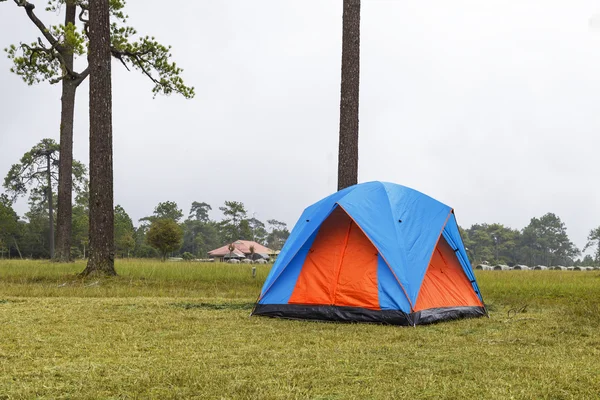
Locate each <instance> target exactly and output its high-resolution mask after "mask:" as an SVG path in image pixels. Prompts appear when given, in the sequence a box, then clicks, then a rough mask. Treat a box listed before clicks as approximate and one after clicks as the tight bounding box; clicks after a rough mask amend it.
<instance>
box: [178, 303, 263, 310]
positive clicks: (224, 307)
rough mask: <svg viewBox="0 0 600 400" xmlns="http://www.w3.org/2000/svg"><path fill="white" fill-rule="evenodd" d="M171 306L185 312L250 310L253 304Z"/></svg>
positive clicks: (182, 304)
mask: <svg viewBox="0 0 600 400" xmlns="http://www.w3.org/2000/svg"><path fill="white" fill-rule="evenodd" d="M171 306H173V307H177V308H183V309H185V310H192V309H196V308H199V309H202V310H252V308H253V307H254V303H218V304H216V303H171Z"/></svg>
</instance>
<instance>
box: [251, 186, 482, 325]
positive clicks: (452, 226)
mask: <svg viewBox="0 0 600 400" xmlns="http://www.w3.org/2000/svg"><path fill="white" fill-rule="evenodd" d="M336 207H341V208H342V209H343V210H344V211H345V212H346V213H347V214H348V216H350V218H351V219H352V220H353V221H354V222H355V223H356V225H357V226H358V227H360V229H361V230H362V231H363V233H364V234H365V235H366V236H367V238H368V239H369V240H370V241H371V243H372V244H373V245H374V246H375V248H376V249H377V251H378V252H379V261H378V265H377V275H378V291H379V301H380V306H381V310H390V311H389V312H393V310H397V311H398V312H401V313H404V314H406V315H408V314H409V313H411V312H412V311H413V308H414V305H415V303H416V301H417V296H418V294H419V290H420V288H421V285H422V283H423V280H424V277H425V273H426V271H427V268H428V266H429V262H430V260H431V257H432V254H433V251H434V250H435V248H436V245H437V242H438V240H439V239H440V237H443V238H444V239H446V241H447V242H448V244H449V245H450V246H451V247H452V248H453V249H454V250H455V252H456V255H457V258H458V259H459V261H460V264H461V265H462V267H463V270H464V272H465V274H466V276H467V277H468V278H469V280H470V281H471V283H472V285H473V288H474V290H475V292H476V293H477V295H478V296H479V298H480V300H481V301H482V303H483V300H482V298H481V294H480V292H479V288H478V286H477V283H476V281H475V276H474V274H473V271H472V268H471V265H470V263H469V259H468V256H467V253H466V250H465V248H464V245H463V242H462V239H461V237H460V233H459V230H458V225H457V223H456V218H455V216H454V213H453V210H452V208H451V207H449V206H447V205H445V204H443V203H441V202H439V201H437V200H435V199H433V198H431V197H429V196H427V195H425V194H423V193H420V192H418V191H416V190H413V189H410V188H407V187H405V186H401V185H397V184H393V183H388V182H378V181H375V182H367V183H362V184H358V185H354V186H351V187H349V188H346V189H344V190H341V191H339V192H336V193H334V194H332V195H330V196H327V197H325V198H324V199H322V200H320V201H319V202H317V203H315V204H313V205H312V206H310V207H308V208H306V209H305V210H304V212H303V213H302V215H301V216H300V218H299V219H298V222H297V223H296V225H295V226H294V228H293V230H292V232H291V233H290V236H289V238H288V239H287V241H286V243H285V245H284V247H283V249H282V250H281V253H280V254H279V256H278V257H277V260H276V262H275V264H274V265H273V268H272V269H271V271H270V273H269V275H268V277H267V279H266V281H265V283H264V285H263V288H262V290H261V295H260V297H259V300H258V304H261V305H270V304H282V305H283V304H287V302H288V300H289V298H290V295H291V293H292V291H293V289H294V286H295V284H296V281H297V280H298V276H299V274H300V272H301V270H302V266H303V264H304V260H305V259H306V257H307V254H308V252H309V250H310V248H311V246H312V243H313V241H314V240H315V237H316V235H317V233H318V230H319V227H320V226H321V224H322V223H323V222H324V221H325V220H326V219H327V217H328V216H329V215H330V214H331V213H332V212H333V210H334V209H335V208H336ZM344 312H348V310H344ZM361 318H362V317H361ZM365 318H367V317H365ZM391 318H394V317H393V316H392V317H391ZM422 319H423V320H425V319H426V318H425V317H422Z"/></svg>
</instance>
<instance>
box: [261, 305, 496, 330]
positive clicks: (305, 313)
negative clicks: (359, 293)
mask: <svg viewBox="0 0 600 400" xmlns="http://www.w3.org/2000/svg"><path fill="white" fill-rule="evenodd" d="M252 315H260V316H265V317H272V318H284V319H302V320H311V321H332V322H363V323H373V324H385V325H400V326H414V325H426V324H433V323H436V322H442V321H448V320H453V319H462V318H475V317H483V316H485V315H487V312H486V310H485V307H476V306H471V307H444V308H430V309H428V310H422V311H417V312H413V313H410V314H407V313H405V312H403V311H400V310H370V309H367V308H360V307H343V306H324V305H313V304H257V305H256V307H255V308H254V310H253V311H252Z"/></svg>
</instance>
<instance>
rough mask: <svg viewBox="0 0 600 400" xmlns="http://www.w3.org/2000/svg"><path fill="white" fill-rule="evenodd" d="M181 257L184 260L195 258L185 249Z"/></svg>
mask: <svg viewBox="0 0 600 400" xmlns="http://www.w3.org/2000/svg"><path fill="white" fill-rule="evenodd" d="M181 258H183V259H184V260H185V261H191V260H193V259H194V258H196V257H195V256H194V255H193V254H192V253H188V252H187V251H186V252H185V253H183V254H182V255H181Z"/></svg>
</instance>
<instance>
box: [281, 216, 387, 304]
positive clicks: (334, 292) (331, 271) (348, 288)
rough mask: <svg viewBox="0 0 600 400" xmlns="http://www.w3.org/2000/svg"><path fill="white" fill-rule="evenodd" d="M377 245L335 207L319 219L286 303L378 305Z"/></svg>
mask: <svg viewBox="0 0 600 400" xmlns="http://www.w3.org/2000/svg"><path fill="white" fill-rule="evenodd" d="M377 255H378V252H377V249H376V248H375V246H373V244H372V243H371V242H370V240H369V239H368V238H367V237H366V236H365V234H364V233H363V232H362V230H361V229H360V228H359V227H358V226H357V225H356V224H355V223H354V221H353V220H352V219H351V218H350V217H349V216H348V214H346V212H345V211H344V210H343V209H342V208H340V207H338V208H336V209H335V210H334V211H333V212H332V213H331V215H330V216H329V217H328V218H327V220H325V221H324V222H323V224H322V225H321V228H320V229H319V232H318V233H317V237H316V238H315V241H314V242H313V245H312V247H311V249H310V251H309V253H308V255H307V257H306V260H305V261H304V265H303V266H302V271H301V272H300V276H299V277H298V281H297V282H296V286H295V288H294V292H293V293H292V295H291V297H290V299H289V304H322V305H337V306H350V307H362V308H369V309H376V310H378V309H379V298H378V287H377Z"/></svg>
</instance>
